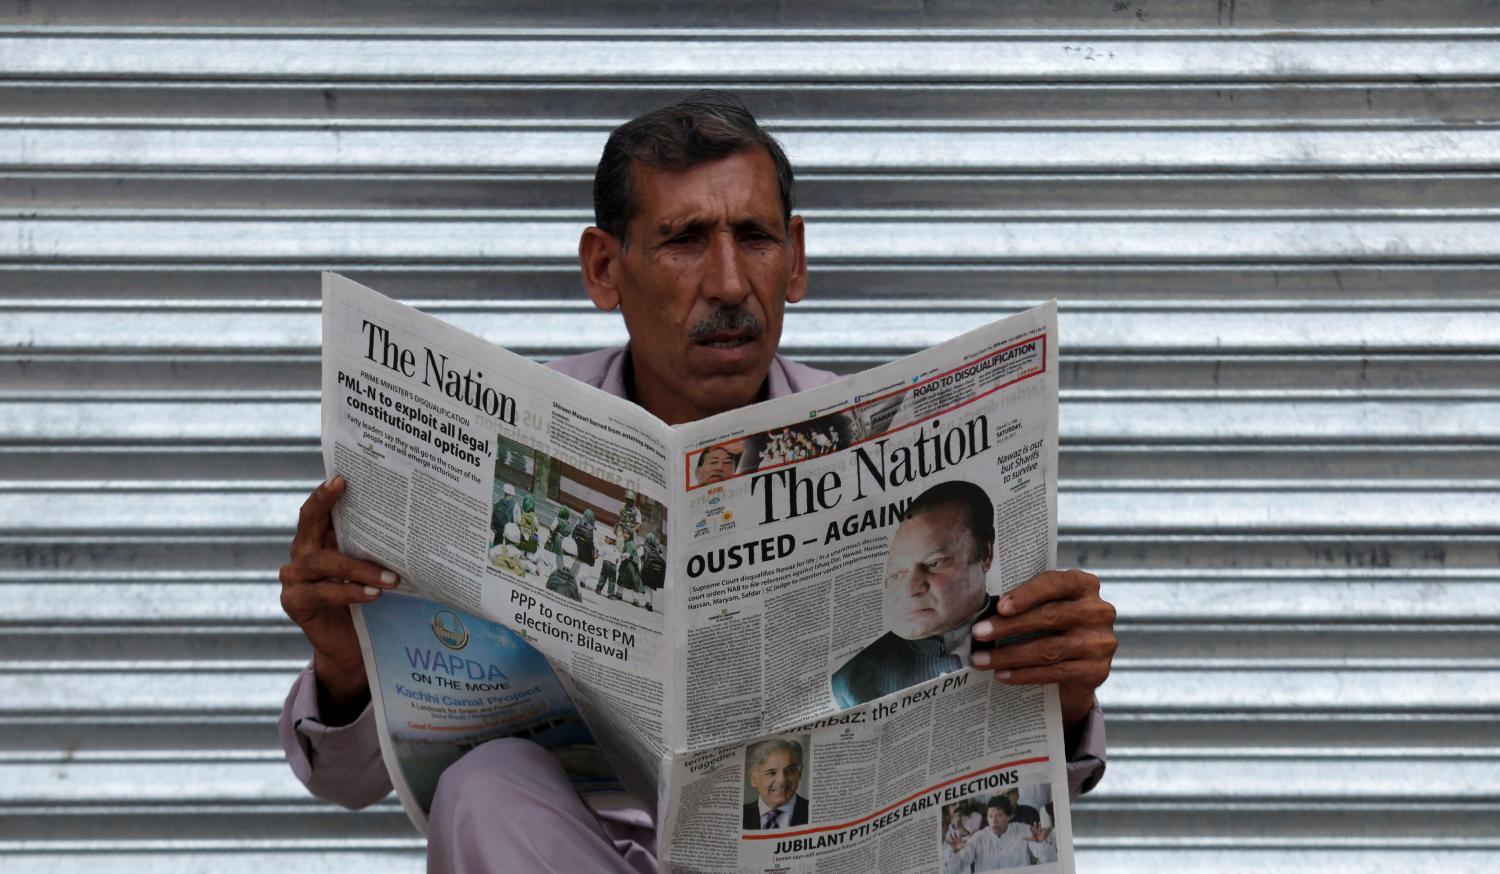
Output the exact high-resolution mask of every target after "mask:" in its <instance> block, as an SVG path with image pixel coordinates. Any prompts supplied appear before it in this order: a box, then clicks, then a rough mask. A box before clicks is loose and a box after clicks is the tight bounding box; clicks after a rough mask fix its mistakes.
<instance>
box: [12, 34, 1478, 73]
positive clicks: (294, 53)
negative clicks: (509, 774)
mask: <svg viewBox="0 0 1500 874" xmlns="http://www.w3.org/2000/svg"><path fill="white" fill-rule="evenodd" d="M517 36H519V35H517ZM735 36H736V34H735V31H733V30H718V31H711V32H703V31H699V32H686V33H682V32H679V33H671V34H660V35H658V34H655V33H653V32H652V31H650V30H640V31H637V32H635V33H632V34H629V35H626V34H618V33H617V34H613V35H610V36H595V37H592V38H590V37H587V36H585V37H583V38H569V37H568V36H567V35H565V34H559V33H556V32H554V33H548V34H544V33H537V34H534V35H531V36H530V38H525V37H524V36H523V37H521V38H516V36H510V37H509V38H506V37H496V36H491V37H488V38H486V37H483V36H480V37H474V36H465V35H461V34H441V33H437V32H428V33H427V34H424V35H422V36H420V37H416V38H413V37H411V36H404V35H396V34H392V35H386V36H383V37H382V38H379V39H370V38H363V39H362V38H359V37H356V36H345V37H343V38H335V37H332V36H331V35H329V36H307V35H277V34H276V33H275V32H274V31H269V32H263V33H261V34H257V35H255V36H250V35H239V34H234V33H232V32H223V33H220V34H215V35H212V36H205V35H196V34H172V33H168V32H155V33H153V32H151V31H148V30H147V31H136V32H119V33H117V34H114V35H81V34H66V33H53V34H48V35H45V36H37V35H28V34H16V33H10V34H0V75H3V76H17V77H21V76H27V77H30V76H54V77H57V76H66V77H89V78H95V77H122V78H192V79H215V78H238V79H246V78H249V79H272V80H275V79H297V78H314V77H316V78H338V79H399V80H403V81H419V80H424V79H462V80H475V79H479V80H500V79H513V80H541V79H551V80H569V81H588V80H611V79H626V78H629V79H640V78H645V79H653V80H658V81H662V80H667V81H670V80H695V81H701V80H704V79H709V80H722V81H745V80H751V81H754V80H760V81H764V80H767V79H785V80H794V81H826V80H849V81H889V80H896V81H912V80H934V81H1005V80H1020V81H1035V80H1038V79H1072V80H1077V79H1093V80H1111V79H1117V80H1159V81H1176V80H1183V79H1187V80H1214V79H1232V80H1235V81H1241V82H1243V81H1246V80H1254V79H1267V80H1286V79H1385V80H1389V79H1396V78H1416V77H1421V78H1422V79H1424V80H1432V79H1453V78H1456V79H1463V78H1495V77H1496V76H1497V75H1500V63H1497V61H1496V59H1497V58H1500V39H1497V38H1496V36H1495V32H1494V31H1493V30H1476V31H1473V32H1472V33H1469V34H1454V35H1452V36H1449V37H1448V38H1441V37H1439V38H1433V37H1427V38H1423V36H1421V35H1417V34H1409V35H1400V36H1396V35H1365V36H1359V37H1355V36H1353V35H1348V34H1341V35H1339V36H1338V37H1335V38H1326V37H1325V38H1319V35H1318V34H1317V33H1316V32H1315V31H1310V32H1304V33H1302V34H1299V35H1297V36H1296V37H1291V36H1282V37H1279V38H1276V37H1264V36H1260V37H1256V36H1249V35H1244V34H1236V35H1233V36H1231V35H1228V34H1226V35H1224V36H1217V35H1214V36H1209V35H1206V34H1193V35H1172V36H1163V35H1159V36H1156V37H1155V38H1151V39H1140V38H1130V37H1119V36H1114V35H1104V34H1095V33H1077V34H1062V35H1052V34H1047V33H1045V32H1035V33H1032V34H1027V35H1025V36H1021V35H1017V36H1016V37H1014V38H1011V39H1004V38H984V37H982V36H977V35H975V36H961V35H957V34H950V35H945V36H942V37H938V38H935V35H933V36H928V37H927V38H920V37H918V38H913V37H914V36H915V35H914V34H902V33H897V34H891V35H882V34H879V33H878V32H871V31H844V32H842V33H841V32H837V31H834V32H825V33H821V34H816V35H813V34H807V33H804V34H797V35H791V34H781V35H778V37H777V38H770V39H768V38H765V36H764V35H762V34H753V35H752V36H751V37H750V38H739V39H736V38H735Z"/></svg>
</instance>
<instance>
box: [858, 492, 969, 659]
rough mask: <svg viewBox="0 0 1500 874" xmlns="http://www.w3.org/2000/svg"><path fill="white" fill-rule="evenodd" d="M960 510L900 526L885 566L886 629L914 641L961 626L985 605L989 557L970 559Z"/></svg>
mask: <svg viewBox="0 0 1500 874" xmlns="http://www.w3.org/2000/svg"><path fill="white" fill-rule="evenodd" d="M975 552H976V549H975V543H974V535H973V534H971V533H970V532H969V525H968V517H967V515H966V514H965V512H964V510H963V508H962V507H960V506H957V505H952V504H950V505H946V506H940V507H936V508H934V509H932V510H929V511H927V512H925V513H921V514H919V515H917V516H913V517H912V518H910V519H907V520H906V521H905V522H902V523H901V527H900V528H897V529H896V536H895V537H893V538H892V539H891V551H890V554H889V555H888V556H887V557H886V564H885V572H886V577H885V598H884V601H883V603H882V613H883V615H884V618H885V627H886V628H888V629H890V630H891V631H892V632H894V633H895V634H896V635H897V636H898V637H904V638H906V639H907V640H918V639H921V638H924V637H932V636H933V635H937V634H942V633H943V632H945V631H950V630H952V629H954V628H957V627H959V626H960V625H963V624H964V623H966V622H968V621H969V620H970V619H972V618H973V617H974V615H975V614H976V613H978V612H979V609H980V608H981V607H983V606H984V599H985V592H984V575H985V573H986V572H988V571H989V569H990V557H989V555H988V554H986V555H985V557H984V558H982V559H976V558H975Z"/></svg>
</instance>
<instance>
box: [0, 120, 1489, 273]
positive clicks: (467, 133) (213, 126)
mask: <svg viewBox="0 0 1500 874" xmlns="http://www.w3.org/2000/svg"><path fill="white" fill-rule="evenodd" d="M538 127H539V128H540V129H533V130H522V129H515V128H508V127H494V126H490V127H489V128H485V127H481V126H478V125H463V126H449V127H446V128H443V129H434V128H435V126H434V125H431V124H428V125H421V126H419V125H414V124H400V125H398V124H395V123H388V124H384V125H380V124H377V123H373V122H361V123H351V122H339V123H332V122H317V123H312V122H305V121H297V120H287V121H284V122H282V123H280V124H271V123H268V122H266V121H259V122H257V123H256V124H254V125H248V126H247V125H244V124H235V123H227V122H226V123H209V122H207V121H202V120H200V121H199V122H198V123H197V124H195V125H188V124H186V123H185V122H181V121H178V122H176V123H174V124H170V125H167V124H163V125H146V124H144V123H141V122H139V121H134V120H121V121H120V122H119V123H118V124H115V125H110V126H102V125H96V124H84V123H82V122H81V121H80V122H78V123H75V124H72V125H69V124H66V123H62V122H59V121H58V120H55V119H49V120H43V119H26V118H14V117H12V118H8V119H6V118H0V169H6V168H13V169H23V170H44V169H70V168H73V169H84V168H88V169H96V170H97V169H100V168H109V169H118V170H124V169H135V170H144V169H157V170H168V169H170V170H179V169H187V168H192V169H220V170H234V171H237V172H249V171H254V170H260V171H268V170H274V171H287V170H337V171H341V172H358V171H371V170H381V169H390V170H401V171H403V172H410V171H413V170H428V171H432V170H452V171H485V172H495V171H497V170H502V169H503V170H511V171H522V170H554V171H588V172H591V171H592V170H593V168H594V166H595V165H596V164H597V163H598V161H599V149H600V147H601V144H602V142H603V140H604V137H605V135H606V134H607V133H608V130H609V128H608V126H600V127H599V128H596V129H594V130H587V131H573V130H558V129H549V128H547V127H545V126H538ZM777 133H778V138H779V139H780V140H781V141H782V143H783V145H784V146H785V147H786V151H787V155H788V157H789V158H790V159H791V161H792V164H793V166H795V167H797V168H798V170H799V171H801V172H828V171H835V170H837V171H858V172H874V171H897V172H961V171H968V172H1082V173H1086V172H1095V173H1097V172H1101V171H1102V172H1110V173H1117V172H1162V171H1188V170H1191V171H1207V172H1215V173H1223V172H1227V171H1232V170H1233V171H1242V172H1244V171H1253V172H1266V171H1285V170H1298V171H1319V172H1331V171H1340V170H1353V169H1364V170H1373V171H1392V170H1402V171H1411V170H1456V171H1473V170H1478V169H1485V170H1491V171H1492V170H1494V169H1495V168H1496V167H1497V166H1500V158H1497V154H1500V130H1496V129H1495V128H1494V127H1479V126H1475V125H1466V126H1463V127H1445V126H1441V125H1431V126H1426V127H1418V126H1410V125H1402V126H1395V127H1388V128H1386V129H1378V128H1376V127H1374V126H1371V125H1366V126H1358V127H1347V128H1346V127H1338V128H1324V129H1318V128H1316V127H1311V128H1305V127H1297V128H1293V129H1288V130H1257V129H1236V128H1219V129H1214V127H1213V126H1212V125H1209V126H1207V129H1163V128H1161V127H1160V126H1155V127H1152V126H1136V127H1123V126H1117V127H1114V128H1112V129H1100V128H1090V127H1088V126H1082V125H1077V124H1075V125H1065V124H1054V125H1050V126H1048V129H1014V130H969V129H956V130H942V131H921V130H911V131H901V130H881V129H878V128H866V129H851V130H848V131H799V130H788V131H781V132H777ZM939 137H940V138H941V140H942V143H943V147H942V148H941V149H934V148H933V147H932V143H933V141H934V139H935V138H939ZM10 233H11V232H7V234H6V236H9V235H10ZM219 242H220V243H222V244H225V245H230V244H232V243H233V242H234V241H233V240H232V239H229V238H221V239H220V240H219ZM432 242H433V243H434V244H438V243H439V242H440V241H432ZM1079 242H1085V241H1083V240H1080V241H1079ZM437 251H438V252H444V251H447V249H446V248H439V249H438V250H437Z"/></svg>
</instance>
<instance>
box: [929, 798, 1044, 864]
mask: <svg viewBox="0 0 1500 874" xmlns="http://www.w3.org/2000/svg"><path fill="white" fill-rule="evenodd" d="M1054 831H1055V821H1054V818H1053V807H1052V785H1051V784H1050V783H1032V784H1023V785H1022V786H1020V787H1018V788H1016V789H1009V790H1006V791H1005V792H1000V793H996V794H994V795H977V796H975V797H974V798H971V799H968V800H966V801H958V802H954V803H953V804H948V805H945V806H944V807H943V819H942V835H941V837H940V839H939V853H940V854H941V859H942V865H943V874H960V872H962V874H978V872H980V871H1006V870H1009V869H1011V868H1026V867H1029V866H1031V865H1047V864H1050V863H1053V862H1056V861H1057V838H1056V835H1055V833H1054Z"/></svg>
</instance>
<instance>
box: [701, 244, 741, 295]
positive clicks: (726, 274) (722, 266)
mask: <svg viewBox="0 0 1500 874" xmlns="http://www.w3.org/2000/svg"><path fill="white" fill-rule="evenodd" d="M706 268H707V270H706V275H705V276H704V277H703V296H704V297H706V298H708V299H709V300H715V301H719V302H720V303H724V304H728V305H731V306H735V305H738V304H739V303H740V302H741V301H743V300H744V299H745V297H746V296H747V295H748V294H750V280H749V278H748V277H747V276H746V275H745V265H744V263H743V262H742V260H741V257H740V248H739V246H738V245H737V244H736V241H735V239H734V234H732V233H729V234H714V235H713V239H712V242H711V243H710V244H709V247H708V264H707V265H706Z"/></svg>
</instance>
